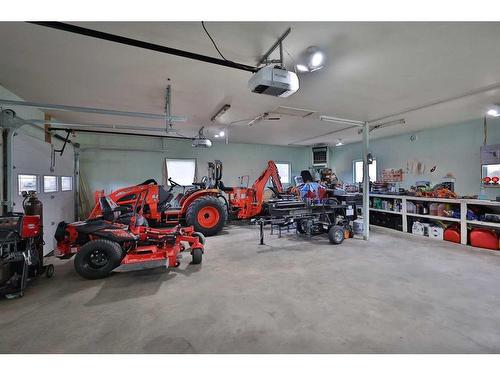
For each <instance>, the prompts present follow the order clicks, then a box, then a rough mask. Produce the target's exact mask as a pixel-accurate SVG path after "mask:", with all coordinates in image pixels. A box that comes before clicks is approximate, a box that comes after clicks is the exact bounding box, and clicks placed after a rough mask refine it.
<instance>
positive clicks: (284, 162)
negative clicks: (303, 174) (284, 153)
mask: <svg viewBox="0 0 500 375" xmlns="http://www.w3.org/2000/svg"><path fill="white" fill-rule="evenodd" d="M274 164H276V169H278V172H279V168H278V164H286V165H287V166H288V181H282V178H283V177H282V176H281V174H280V182H281V183H282V184H291V181H292V163H291V162H289V161H275V162H274Z"/></svg>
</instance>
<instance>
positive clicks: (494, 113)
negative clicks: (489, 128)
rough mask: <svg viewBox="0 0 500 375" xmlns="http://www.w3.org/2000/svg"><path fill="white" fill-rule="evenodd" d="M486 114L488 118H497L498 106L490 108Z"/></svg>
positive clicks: (499, 109)
mask: <svg viewBox="0 0 500 375" xmlns="http://www.w3.org/2000/svg"><path fill="white" fill-rule="evenodd" d="M486 114H487V115H488V116H490V117H499V116H500V106H498V105H494V106H492V107H491V108H490V109H489V110H488V112H486Z"/></svg>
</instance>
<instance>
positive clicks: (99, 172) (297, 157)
mask: <svg viewBox="0 0 500 375" xmlns="http://www.w3.org/2000/svg"><path fill="white" fill-rule="evenodd" d="M77 141H78V142H79V143H80V144H81V148H82V152H81V161H80V170H81V174H82V178H83V179H84V181H85V182H86V184H87V185H88V190H89V193H92V192H93V191H95V190H98V189H105V191H106V192H109V191H111V190H113V189H116V188H118V187H123V186H127V185H131V184H137V183H140V182H142V181H144V180H146V179H149V178H155V179H157V180H158V181H162V167H163V163H164V160H165V158H194V159H196V161H197V169H198V170H197V175H198V178H200V177H202V176H204V175H206V174H207V162H209V161H212V160H214V159H218V160H221V161H222V162H223V164H224V171H223V181H224V183H225V184H226V186H235V185H237V184H238V177H239V176H241V175H250V184H251V183H252V182H253V181H254V180H255V179H256V178H257V177H258V176H259V174H260V173H261V172H262V170H263V169H264V168H265V167H266V165H267V161H268V160H274V161H285V162H290V163H291V165H292V174H293V175H295V174H298V173H299V172H300V170H301V169H304V168H307V167H308V165H309V159H310V148H308V147H285V146H283V147H281V146H269V145H254V144H237V143H230V144H228V145H226V144H223V143H214V145H213V146H212V147H211V148H209V149H198V148H193V147H192V146H191V142H190V141H183V140H182V141H181V140H161V139H158V138H147V137H130V136H115V135H113V136H111V135H90V134H83V133H81V134H79V135H78V136H77ZM88 147H104V148H106V147H108V148H116V147H119V148H126V149H129V151H116V150H96V149H88V150H85V148H88ZM130 149H140V150H146V152H145V151H130ZM147 150H150V151H147ZM154 150H166V151H165V152H155V151H154Z"/></svg>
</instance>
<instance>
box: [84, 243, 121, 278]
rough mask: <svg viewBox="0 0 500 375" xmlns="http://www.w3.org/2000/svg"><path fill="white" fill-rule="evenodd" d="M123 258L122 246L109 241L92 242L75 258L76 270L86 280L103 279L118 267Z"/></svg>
mask: <svg viewBox="0 0 500 375" xmlns="http://www.w3.org/2000/svg"><path fill="white" fill-rule="evenodd" d="M122 258H123V249H122V247H121V246H120V244H118V243H116V242H113V241H109V240H103V239H99V240H92V241H89V242H87V243H86V244H85V245H83V246H82V248H81V249H80V251H79V252H78V253H77V254H76V256H75V270H76V272H78V274H80V276H82V277H84V278H86V279H101V278H103V277H106V276H108V275H109V274H110V273H111V271H113V270H114V269H115V268H116V267H118V266H119V265H120V263H121V261H122Z"/></svg>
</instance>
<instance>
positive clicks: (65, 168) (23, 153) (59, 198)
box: [0, 86, 74, 254]
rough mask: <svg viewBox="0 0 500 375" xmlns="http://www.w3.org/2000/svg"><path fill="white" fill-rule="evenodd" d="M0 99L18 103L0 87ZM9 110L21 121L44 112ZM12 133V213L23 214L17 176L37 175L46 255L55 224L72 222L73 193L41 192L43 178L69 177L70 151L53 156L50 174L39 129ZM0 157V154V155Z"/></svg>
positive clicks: (46, 147)
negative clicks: (54, 160) (52, 169)
mask: <svg viewBox="0 0 500 375" xmlns="http://www.w3.org/2000/svg"><path fill="white" fill-rule="evenodd" d="M0 98H2V99H9V100H22V99H21V98H19V97H17V96H16V95H14V94H13V93H12V92H10V91H8V90H7V89H6V88H4V87H2V86H0ZM13 109H14V110H15V111H16V114H17V116H19V117H21V118H23V119H41V120H43V119H44V113H43V112H41V111H39V110H36V109H33V108H27V107H16V108H13ZM16 133H17V135H16V136H14V142H13V166H14V171H13V175H12V185H13V186H12V189H13V190H12V195H13V200H14V211H15V212H22V211H23V208H22V202H23V198H22V197H21V196H20V195H19V194H18V186H17V176H18V174H33V175H37V176H38V179H39V181H40V184H39V185H40V187H41V191H39V193H38V198H39V199H40V201H41V202H42V203H43V212H44V216H43V226H44V236H43V239H44V241H45V246H44V253H45V254H48V253H50V252H51V251H52V250H54V245H55V240H54V232H55V229H56V227H57V224H58V223H59V221H61V220H64V221H69V222H71V221H73V220H74V191H73V190H72V191H64V192H63V191H60V187H59V191H57V192H54V193H43V182H42V181H43V176H44V175H50V176H54V175H55V176H73V175H74V150H73V147H72V146H71V145H67V147H66V150H65V151H64V154H63V155H62V157H61V156H59V155H56V165H55V168H54V171H51V170H50V157H51V146H50V144H49V143H46V142H45V141H44V132H43V130H42V128H41V127H40V128H39V129H37V128H35V127H33V126H29V125H25V126H23V127H21V128H20V129H19V130H18V131H16ZM52 142H53V144H54V146H55V147H56V148H58V149H59V148H60V147H61V146H62V142H60V141H58V140H56V139H54V137H52ZM2 147H3V145H2ZM0 155H2V153H1V152H0ZM2 162H3V161H2ZM0 183H1V181H0ZM73 185H74V184H73ZM73 189H74V186H73ZM0 190H1V189H0Z"/></svg>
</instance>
